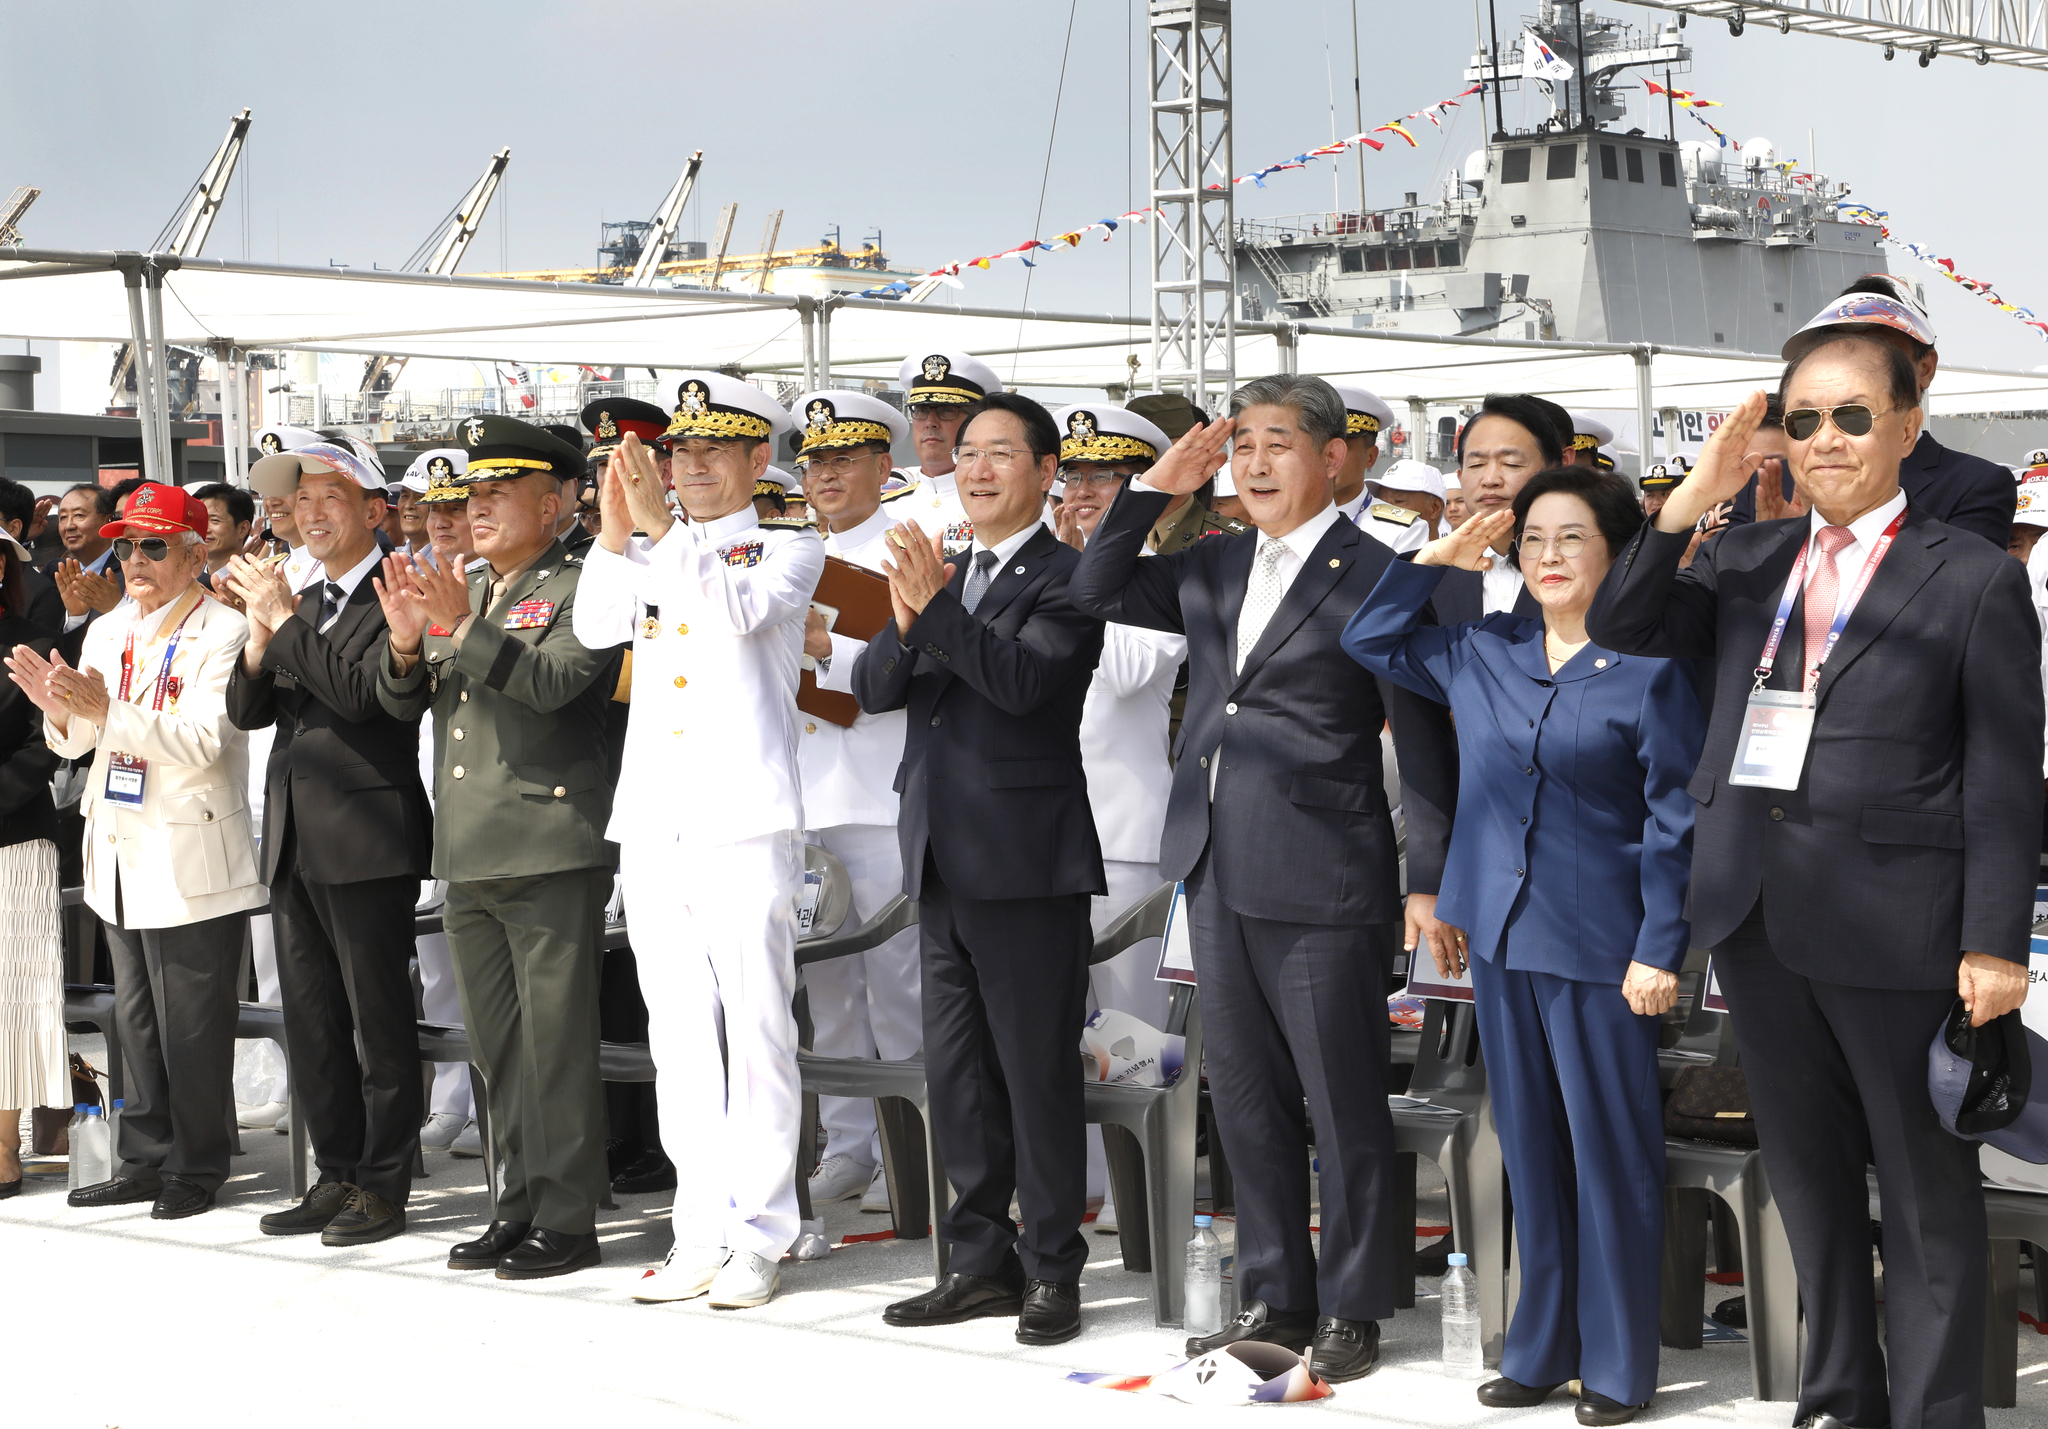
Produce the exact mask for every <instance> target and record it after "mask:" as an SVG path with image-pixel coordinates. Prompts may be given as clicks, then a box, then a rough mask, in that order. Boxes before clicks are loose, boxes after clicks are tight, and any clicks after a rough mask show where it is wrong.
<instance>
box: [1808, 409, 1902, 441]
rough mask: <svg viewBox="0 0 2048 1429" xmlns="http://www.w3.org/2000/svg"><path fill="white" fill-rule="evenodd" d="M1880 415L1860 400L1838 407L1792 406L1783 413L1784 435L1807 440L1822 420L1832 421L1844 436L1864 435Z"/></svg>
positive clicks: (1818, 427) (1816, 431)
mask: <svg viewBox="0 0 2048 1429" xmlns="http://www.w3.org/2000/svg"><path fill="white" fill-rule="evenodd" d="M1887 410H1889V409H1887ZM1881 415H1883V414H1882V413H1879V412H1873V411H1871V410H1870V408H1868V407H1866V406H1864V405H1863V404H1862V403H1861V402H1851V403H1848V404H1846V405H1844V406H1840V407H1794V408H1793V409H1792V410H1791V411H1789V412H1787V413H1786V414H1785V435H1786V436H1788V437H1790V438H1791V439H1792V440H1793V441H1795V442H1803V441H1807V440H1809V439H1811V438H1812V437H1813V436H1814V435H1815V434H1816V433H1818V432H1819V431H1820V427H1821V423H1822V422H1823V421H1832V422H1834V424H1835V428H1836V430H1838V431H1840V432H1841V433H1842V434H1843V435H1844V436H1850V437H1864V436H1868V435H1870V426H1871V423H1873V422H1875V421H1876V420H1877V419H1878V417H1880V416H1881Z"/></svg>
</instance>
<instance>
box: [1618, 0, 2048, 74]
mask: <svg viewBox="0 0 2048 1429" xmlns="http://www.w3.org/2000/svg"><path fill="white" fill-rule="evenodd" d="M1633 3H1635V4H1638V5H1643V6H1645V7H1647V8H1649V9H1652V10H1672V11H1676V12H1677V13H1679V14H1681V15H1696V16H1698V17H1699V18H1700V19H1703V20H1723V21H1726V22H1727V25H1728V28H1729V29H1730V30H1731V31H1733V32H1734V33H1736V34H1738V35H1740V34H1743V33H1744V32H1745V31H1747V30H1748V29H1750V28H1751V27H1752V26H1755V27H1760V28H1764V29H1771V30H1778V31H1781V32H1782V33H1785V34H1791V33H1792V32H1793V31H1795V30H1796V31H1798V32H1799V33H1800V34H1803V35H1827V36H1831V37H1832V38H1834V39H1838V40H1860V41H1861V42H1863V43H1864V44H1867V45H1880V46H1883V47H1884V50H1885V58H1886V59H1891V58H1892V57H1893V56H1894V55H1896V54H1898V53H1899V52H1901V51H1904V52H1905V53H1908V54H1911V55H1913V56H1915V57H1917V58H1918V59H1919V61H1920V64H1921V66H1922V67H1923V68H1925V67H1926V66H1927V65H1930V64H1932V63H1933V62H1934V61H1935V60H1936V59H1937V58H1955V59H1965V60H1972V61H1975V62H1976V63H1977V64H1980V65H1992V64H2002V65H2015V66H2017V67H2018V68H2020V69H2031V70H2048V0H1633Z"/></svg>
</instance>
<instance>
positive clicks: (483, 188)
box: [359, 147, 512, 397]
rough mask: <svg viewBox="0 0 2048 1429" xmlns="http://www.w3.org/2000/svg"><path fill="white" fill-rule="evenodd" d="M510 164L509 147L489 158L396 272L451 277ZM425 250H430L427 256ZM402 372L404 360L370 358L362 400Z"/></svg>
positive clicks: (386, 386)
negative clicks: (487, 163) (474, 178)
mask: <svg viewBox="0 0 2048 1429" xmlns="http://www.w3.org/2000/svg"><path fill="white" fill-rule="evenodd" d="M511 162H512V150H511V149H510V148H509V147H507V148H503V149H500V150H498V152H497V153H495V154H493V155H492V156H491V162H490V164H489V165H488V166H487V167H486V168H485V169H484V173H483V177H482V178H480V179H478V180H477V181H476V182H475V183H474V184H471V185H470V187H469V192H468V193H466V194H464V195H463V196H462V201H461V202H459V203H457V204H456V205H455V207H454V208H452V209H450V210H449V211H448V213H447V214H446V216H444V217H443V218H442V220H441V221H440V222H439V223H438V224H436V225H434V231H433V232H432V233H429V234H428V235H427V236H426V239H425V241H424V242H422V243H421V244H420V246H419V247H418V248H415V249H414V250H413V252H412V256H411V257H410V258H408V259H406V260H405V262H404V264H403V265H401V267H400V269H399V271H400V272H404V273H431V274H434V275H436V276H446V275H447V274H449V273H453V272H454V271H455V265H456V264H458V263H460V262H461V261H462V255H463V254H464V253H467V252H468V251H469V245H470V243H471V242H472V241H474V240H475V238H476V234H477V229H478V228H479V227H480V226H481V225H482V223H483V221H484V210H485V209H487V208H489V207H490V206H491V199H492V198H493V197H494V196H495V195H496V194H497V192H498V185H499V184H500V183H502V182H503V181H504V178H505V166H506V165H507V164H509V163H511ZM429 249H432V250H433V251H432V254H431V256H429V254H428V250H429ZM404 370H405V359H404V358H402V357H373V358H371V359H370V360H369V361H368V362H366V363H364V364H363V385H362V387H361V388H360V389H359V390H360V392H361V394H362V395H363V396H365V397H367V396H369V395H370V394H372V393H375V392H389V391H390V390H391V388H392V386H393V384H395V383H396V382H397V381H398V374H399V373H401V372H403V371H404Z"/></svg>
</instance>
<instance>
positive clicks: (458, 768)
mask: <svg viewBox="0 0 2048 1429" xmlns="http://www.w3.org/2000/svg"><path fill="white" fill-rule="evenodd" d="M449 772H450V773H452V774H453V775H454V776H455V777H456V778H457V779H460V778H461V777H462V766H461V765H460V764H458V765H456V766H455V768H454V769H452V770H450V771H449Z"/></svg>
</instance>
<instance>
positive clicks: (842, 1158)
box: [811, 1154, 875, 1206]
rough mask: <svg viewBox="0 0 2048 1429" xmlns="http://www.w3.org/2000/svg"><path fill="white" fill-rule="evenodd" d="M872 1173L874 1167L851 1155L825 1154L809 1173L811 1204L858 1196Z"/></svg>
mask: <svg viewBox="0 0 2048 1429" xmlns="http://www.w3.org/2000/svg"><path fill="white" fill-rule="evenodd" d="M874 1174H875V1169H874V1167H872V1166H869V1165H868V1164H867V1163H866V1162H864V1161H856V1160H854V1159H853V1158H852V1157H851V1156H847V1155H844V1154H841V1155H837V1156H827V1157H826V1158H825V1159H824V1160H823V1161H821V1162H819V1163H818V1169H817V1170H815V1171H813V1172H812V1173H811V1204H812V1205H813V1206H822V1205H824V1204H825V1203H826V1202H827V1201H843V1200H845V1199H846V1198H847V1197H849V1196H858V1195H859V1194H860V1193H861V1192H863V1191H865V1190H866V1189H867V1187H868V1181H869V1179H870V1178H871V1177H872V1176H873V1175H874Z"/></svg>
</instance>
